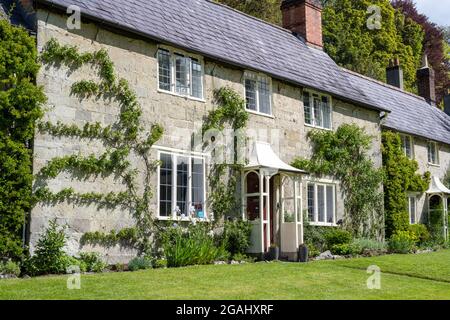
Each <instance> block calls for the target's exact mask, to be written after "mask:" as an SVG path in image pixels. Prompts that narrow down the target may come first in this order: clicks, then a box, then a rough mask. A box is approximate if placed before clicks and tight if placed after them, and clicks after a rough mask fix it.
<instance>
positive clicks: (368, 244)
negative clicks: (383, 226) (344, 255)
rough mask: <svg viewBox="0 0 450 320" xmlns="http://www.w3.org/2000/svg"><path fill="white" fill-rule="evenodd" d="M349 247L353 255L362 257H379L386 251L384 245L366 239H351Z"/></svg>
mask: <svg viewBox="0 0 450 320" xmlns="http://www.w3.org/2000/svg"><path fill="white" fill-rule="evenodd" d="M350 246H351V248H352V254H353V255H364V256H373V255H381V254H384V253H386V249H387V246H386V243H384V242H380V241H376V240H372V239H366V238H358V239H353V241H352V242H351V244H350Z"/></svg>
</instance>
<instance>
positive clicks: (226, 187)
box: [202, 87, 249, 220]
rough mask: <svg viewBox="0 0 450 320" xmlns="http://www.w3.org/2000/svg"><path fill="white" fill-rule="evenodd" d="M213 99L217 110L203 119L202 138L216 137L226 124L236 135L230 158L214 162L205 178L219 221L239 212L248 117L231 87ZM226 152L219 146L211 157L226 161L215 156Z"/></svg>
mask: <svg viewBox="0 0 450 320" xmlns="http://www.w3.org/2000/svg"><path fill="white" fill-rule="evenodd" d="M215 96H216V100H217V102H218V104H219V108H217V109H214V110H212V111H210V112H209V113H208V115H207V116H206V118H205V121H204V123H203V127H202V136H203V137H209V135H211V137H216V134H220V132H222V131H223V130H224V128H225V126H226V125H227V124H228V125H229V126H230V127H231V128H232V129H233V131H234V134H235V136H234V139H233V146H232V147H233V148H234V153H233V159H226V161H220V160H219V161H217V162H215V163H213V164H212V166H211V170H210V173H209V175H208V182H209V186H210V188H211V191H210V193H209V194H208V200H209V203H210V208H211V210H212V212H213V213H214V216H215V219H216V220H219V219H220V218H221V217H224V216H226V215H231V216H235V215H236V212H234V211H235V210H239V209H238V208H239V205H238V203H237V201H236V199H237V197H236V188H237V183H238V179H239V174H240V173H241V172H242V169H243V168H244V163H242V161H239V158H240V157H239V152H242V149H241V146H243V145H244V143H245V139H246V138H245V132H243V129H244V128H245V127H246V126H247V122H248V118H249V115H248V112H247V111H246V110H245V100H244V99H242V97H241V96H239V94H238V93H236V92H235V91H233V90H232V89H231V88H229V87H223V88H220V89H218V90H217V91H216V92H215ZM208 132H209V133H210V134H208ZM228 147H229V146H228ZM226 151H227V150H223V149H221V148H220V147H219V148H215V149H214V150H213V154H214V155H216V156H218V157H217V158H216V159H222V158H223V159H225V157H222V156H219V155H218V153H220V152H226Z"/></svg>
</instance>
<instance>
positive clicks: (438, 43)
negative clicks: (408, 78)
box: [392, 0, 450, 103]
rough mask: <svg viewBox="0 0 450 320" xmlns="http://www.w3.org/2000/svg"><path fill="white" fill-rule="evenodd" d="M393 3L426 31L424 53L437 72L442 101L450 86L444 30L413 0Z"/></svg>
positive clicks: (440, 100)
mask: <svg viewBox="0 0 450 320" xmlns="http://www.w3.org/2000/svg"><path fill="white" fill-rule="evenodd" d="M392 5H393V6H394V7H395V8H398V9H399V10H400V11H401V12H402V13H403V14H404V15H405V16H406V17H407V18H410V19H411V20H413V21H415V22H416V23H418V24H420V25H421V26H422V28H423V30H424V31H425V38H424V40H423V47H424V53H426V54H427V56H428V61H429V62H430V64H431V66H432V67H433V69H434V71H435V72H436V96H437V102H438V103H441V102H442V99H443V97H444V95H445V93H446V90H447V88H449V87H450V76H449V73H450V66H449V65H450V58H449V56H448V55H446V53H445V45H444V31H443V30H442V29H441V28H439V27H438V26H437V25H436V24H434V23H432V22H431V21H430V20H429V19H428V17H427V16H425V15H423V14H420V13H419V12H418V11H417V7H416V5H415V3H414V2H413V1H412V0H393V1H392Z"/></svg>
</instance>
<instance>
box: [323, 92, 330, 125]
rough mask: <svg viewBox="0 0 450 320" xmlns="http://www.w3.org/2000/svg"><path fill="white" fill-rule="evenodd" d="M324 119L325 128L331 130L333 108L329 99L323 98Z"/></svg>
mask: <svg viewBox="0 0 450 320" xmlns="http://www.w3.org/2000/svg"><path fill="white" fill-rule="evenodd" d="M322 119H323V127H324V128H326V129H331V106H330V103H329V101H328V98H327V97H322Z"/></svg>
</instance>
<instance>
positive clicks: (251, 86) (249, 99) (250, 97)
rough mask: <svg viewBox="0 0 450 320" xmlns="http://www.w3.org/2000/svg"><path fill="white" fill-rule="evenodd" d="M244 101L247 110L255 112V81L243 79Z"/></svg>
mask: <svg viewBox="0 0 450 320" xmlns="http://www.w3.org/2000/svg"><path fill="white" fill-rule="evenodd" d="M245 101H246V107H247V109H249V110H254V111H256V110H257V109H256V81H254V80H250V79H245Z"/></svg>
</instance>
